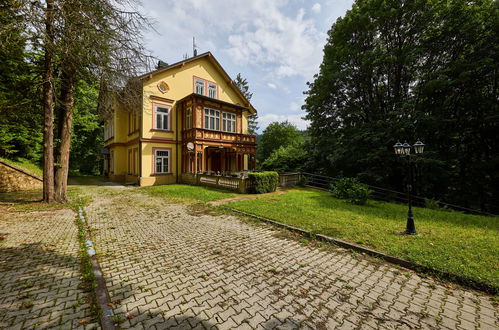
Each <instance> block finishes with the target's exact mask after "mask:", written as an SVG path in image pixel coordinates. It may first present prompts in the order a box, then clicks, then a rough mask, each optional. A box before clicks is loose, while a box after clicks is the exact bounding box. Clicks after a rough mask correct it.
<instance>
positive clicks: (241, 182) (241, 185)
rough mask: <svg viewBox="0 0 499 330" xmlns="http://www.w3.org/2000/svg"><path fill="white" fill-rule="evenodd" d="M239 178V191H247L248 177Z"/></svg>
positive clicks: (243, 192) (242, 192)
mask: <svg viewBox="0 0 499 330" xmlns="http://www.w3.org/2000/svg"><path fill="white" fill-rule="evenodd" d="M238 180H239V193H241V194H245V193H246V180H247V179H238Z"/></svg>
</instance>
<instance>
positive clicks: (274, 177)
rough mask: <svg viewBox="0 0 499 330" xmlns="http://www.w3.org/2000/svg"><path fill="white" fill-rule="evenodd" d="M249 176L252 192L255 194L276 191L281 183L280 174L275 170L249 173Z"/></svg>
mask: <svg viewBox="0 0 499 330" xmlns="http://www.w3.org/2000/svg"><path fill="white" fill-rule="evenodd" d="M248 178H249V179H250V182H251V185H252V188H251V192H252V193H255V194H263V193H268V192H272V191H275V190H276V189H277V185H278V184H279V174H277V172H273V171H268V172H254V173H248Z"/></svg>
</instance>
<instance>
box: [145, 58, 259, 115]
mask: <svg viewBox="0 0 499 330" xmlns="http://www.w3.org/2000/svg"><path fill="white" fill-rule="evenodd" d="M205 57H206V58H207V59H208V60H209V61H210V62H211V63H212V64H213V65H214V66H215V68H217V69H218V71H219V72H220V73H221V74H222V76H223V77H224V78H225V80H226V82H227V83H228V84H229V85H230V86H232V88H233V89H234V90H235V91H236V93H237V94H238V95H239V96H240V97H241V98H242V99H243V100H244V101H246V103H247V104H245V106H247V107H248V110H249V111H250V112H251V113H256V112H257V111H256V109H255V108H254V107H253V106H252V105H251V103H250V102H249V101H248V99H247V98H246V97H245V96H244V94H243V93H242V92H241V91H240V90H239V88H238V87H237V86H236V84H235V83H234V81H233V80H232V79H231V77H230V76H229V75H228V74H227V72H225V70H224V68H223V67H222V66H221V65H220V63H219V62H218V61H217V59H216V58H215V57H214V56H213V54H212V53H211V52H206V53H202V54H199V55H197V56H194V57H191V58H188V59H185V60H183V61H180V62H176V63H173V64H170V65H168V66H166V67H162V68H159V69H157V70H154V71H151V72H148V73H145V74H143V75H141V76H139V77H138V78H139V79H141V80H142V79H150V78H152V77H153V76H155V75H157V74H159V73H162V72H165V71H168V70H170V69H173V68H178V67H181V66H183V65H185V64H186V63H189V62H193V61H196V60H198V59H201V58H205Z"/></svg>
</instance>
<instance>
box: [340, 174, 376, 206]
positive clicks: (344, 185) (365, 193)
mask: <svg viewBox="0 0 499 330" xmlns="http://www.w3.org/2000/svg"><path fill="white" fill-rule="evenodd" d="M331 192H332V193H333V196H334V197H336V198H340V199H347V200H348V201H349V202H350V203H353V204H357V205H364V204H365V203H366V202H367V200H368V199H369V198H370V197H371V195H372V193H373V192H372V190H370V189H369V187H368V186H367V185H365V184H363V183H360V182H359V180H357V179H356V178H342V179H340V180H338V181H337V182H335V183H333V184H331Z"/></svg>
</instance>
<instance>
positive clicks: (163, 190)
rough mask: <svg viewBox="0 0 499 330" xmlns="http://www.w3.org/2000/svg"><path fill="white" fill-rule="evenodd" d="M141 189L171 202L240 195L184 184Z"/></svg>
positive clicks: (216, 198) (207, 200)
mask: <svg viewBox="0 0 499 330" xmlns="http://www.w3.org/2000/svg"><path fill="white" fill-rule="evenodd" d="M140 189H141V190H142V191H144V192H146V193H148V194H151V195H153V196H158V197H164V198H167V199H168V200H169V201H172V202H180V203H190V202H198V201H202V202H211V201H216V200H220V199H224V198H230V197H234V196H240V194H236V193H233V192H230V191H225V190H218V189H214V188H210V187H202V186H189V185H184V184H168V185H163V186H151V187H143V188H140Z"/></svg>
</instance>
